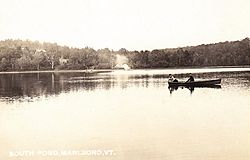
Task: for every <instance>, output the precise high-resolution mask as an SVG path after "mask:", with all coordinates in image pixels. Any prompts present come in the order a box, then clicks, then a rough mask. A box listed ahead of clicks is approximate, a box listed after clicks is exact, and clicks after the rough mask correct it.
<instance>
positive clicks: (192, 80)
mask: <svg viewBox="0 0 250 160" xmlns="http://www.w3.org/2000/svg"><path fill="white" fill-rule="evenodd" d="M186 82H194V77H193V76H192V74H191V73H190V74H189V78H188V80H187V81H186Z"/></svg>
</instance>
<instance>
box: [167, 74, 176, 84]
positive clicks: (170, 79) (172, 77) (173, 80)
mask: <svg viewBox="0 0 250 160" xmlns="http://www.w3.org/2000/svg"><path fill="white" fill-rule="evenodd" d="M168 81H169V82H178V80H177V79H176V78H174V76H173V75H172V74H169V79H168Z"/></svg>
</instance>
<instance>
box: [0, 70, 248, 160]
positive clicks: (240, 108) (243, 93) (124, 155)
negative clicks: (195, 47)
mask: <svg viewBox="0 0 250 160" xmlns="http://www.w3.org/2000/svg"><path fill="white" fill-rule="evenodd" d="M218 71H219V72H218ZM190 72H192V73H193V74H194V77H195V79H212V78H222V84H221V88H194V89H193V90H190V89H188V88H177V89H176V88H175V89H169V88H168V84H167V78H168V75H169V73H178V74H176V75H175V77H176V78H178V79H179V80H186V79H187V77H188V73H190ZM89 150H101V151H103V150H104V151H105V150H112V151H113V153H114V154H112V155H106V156H101V155H79V152H82V151H89ZM24 151H29V152H30V155H27V154H26V155H22V153H23V152H24ZM38 151H43V153H44V154H38ZM62 151H68V152H71V151H78V153H77V154H76V153H75V154H74V155H71V156H70V155H68V156H66V155H59V152H62ZM49 152H53V153H50V155H49ZM39 153H41V152H39ZM0 159H1V160H2V159H3V160H58V159H63V160H69V159H70V160H71V159H73V160H83V159H94V160H95V159H114V160H162V159H164V160H249V159H250V68H215V69H209V68H207V69H185V70H184V69H168V70H130V71H119V70H116V71H113V72H108V73H99V74H97V73H16V74H0Z"/></svg>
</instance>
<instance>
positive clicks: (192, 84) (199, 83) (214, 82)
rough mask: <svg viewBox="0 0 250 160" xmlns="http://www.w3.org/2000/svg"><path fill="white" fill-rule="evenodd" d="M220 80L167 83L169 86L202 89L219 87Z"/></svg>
mask: <svg viewBox="0 0 250 160" xmlns="http://www.w3.org/2000/svg"><path fill="white" fill-rule="evenodd" d="M220 83H221V79H213V80H204V81H194V82H168V85H169V86H185V87H204V86H213V85H219V84H220Z"/></svg>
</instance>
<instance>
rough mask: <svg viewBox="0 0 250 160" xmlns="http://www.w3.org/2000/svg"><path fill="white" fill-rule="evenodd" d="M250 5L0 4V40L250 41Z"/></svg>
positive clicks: (201, 0)
mask: <svg viewBox="0 0 250 160" xmlns="http://www.w3.org/2000/svg"><path fill="white" fill-rule="evenodd" d="M249 6H250V1H249V0H0V39H1V40H4V39H10V38H11V39H22V40H26V39H29V40H38V41H41V42H44V41H46V42H53V43H54V42H56V43H58V44H60V45H68V46H71V47H80V48H83V47H86V46H88V47H92V48H94V49H100V48H110V49H114V50H118V49H120V48H126V49H128V50H146V49H147V50H152V49H162V48H175V47H183V46H192V45H199V44H207V43H215V42H220V41H233V40H241V39H244V38H246V37H250V9H249Z"/></svg>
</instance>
